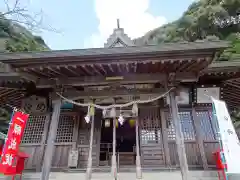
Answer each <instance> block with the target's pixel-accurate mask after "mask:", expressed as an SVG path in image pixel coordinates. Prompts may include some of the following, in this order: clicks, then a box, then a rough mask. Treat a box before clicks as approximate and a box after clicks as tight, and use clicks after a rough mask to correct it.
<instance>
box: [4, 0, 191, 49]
mask: <svg viewBox="0 0 240 180" xmlns="http://www.w3.org/2000/svg"><path fill="white" fill-rule="evenodd" d="M9 1H11V2H13V1H15V0H9ZM193 1H194V0H168V1H166V0H165V1H164V0H21V3H22V5H23V6H24V7H27V8H28V9H29V11H30V12H32V13H38V12H40V11H41V12H42V19H43V21H42V27H43V28H42V29H43V30H41V31H35V32H34V33H35V34H37V35H40V36H42V38H43V39H44V41H45V42H46V44H47V45H48V46H49V47H50V48H51V49H53V50H62V49H82V48H95V47H103V45H104V43H105V42H106V40H107V38H108V37H109V35H110V34H111V33H112V32H113V29H114V28H116V27H117V19H118V18H119V19H120V26H121V27H122V28H124V31H125V33H126V34H128V36H129V37H130V38H132V39H133V38H136V37H140V36H143V35H144V34H145V33H146V32H148V31H150V30H152V29H154V28H156V27H159V26H161V25H163V24H165V23H168V22H171V21H173V20H176V19H178V18H179V17H180V16H181V14H182V13H183V12H184V11H185V10H186V9H187V7H188V6H189V5H190V4H191V3H192V2H193ZM23 3H24V4H23ZM4 8H5V5H4V3H3V1H0V10H2V9H4ZM50 27H52V28H54V30H51V28H50Z"/></svg>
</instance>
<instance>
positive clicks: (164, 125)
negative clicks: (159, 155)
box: [160, 110, 171, 168]
mask: <svg viewBox="0 0 240 180" xmlns="http://www.w3.org/2000/svg"><path fill="white" fill-rule="evenodd" d="M160 114H161V121H162V132H163V148H164V155H165V163H166V166H167V167H168V168H170V166H171V160H170V152H169V146H168V132H167V119H166V117H165V113H164V110H160Z"/></svg>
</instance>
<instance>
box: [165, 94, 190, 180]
mask: <svg viewBox="0 0 240 180" xmlns="http://www.w3.org/2000/svg"><path fill="white" fill-rule="evenodd" d="M169 98H170V106H171V112H172V120H173V125H174V128H175V132H176V144H177V151H178V157H179V163H180V168H181V174H182V180H188V162H187V157H186V151H185V146H184V136H183V133H182V130H181V123H180V118H179V115H178V106H177V102H176V97H175V92H174V91H171V92H170V93H169Z"/></svg>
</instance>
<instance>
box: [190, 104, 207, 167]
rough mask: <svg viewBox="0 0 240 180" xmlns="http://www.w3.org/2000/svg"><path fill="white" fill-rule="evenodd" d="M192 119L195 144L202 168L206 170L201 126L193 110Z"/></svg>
mask: <svg viewBox="0 0 240 180" xmlns="http://www.w3.org/2000/svg"><path fill="white" fill-rule="evenodd" d="M192 117H193V123H194V126H195V129H196V140H197V144H198V147H199V151H200V154H201V158H202V163H203V168H204V169H208V163H207V158H206V154H205V150H204V144H203V136H202V133H201V125H200V121H198V119H197V118H196V117H197V114H196V110H195V108H193V109H192Z"/></svg>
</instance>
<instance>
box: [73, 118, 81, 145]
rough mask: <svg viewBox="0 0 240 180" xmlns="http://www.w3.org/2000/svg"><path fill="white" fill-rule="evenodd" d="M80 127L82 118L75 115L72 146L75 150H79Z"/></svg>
mask: <svg viewBox="0 0 240 180" xmlns="http://www.w3.org/2000/svg"><path fill="white" fill-rule="evenodd" d="M79 125H80V118H79V116H78V115H74V127H73V145H72V149H73V150H77V141H78V132H79Z"/></svg>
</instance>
